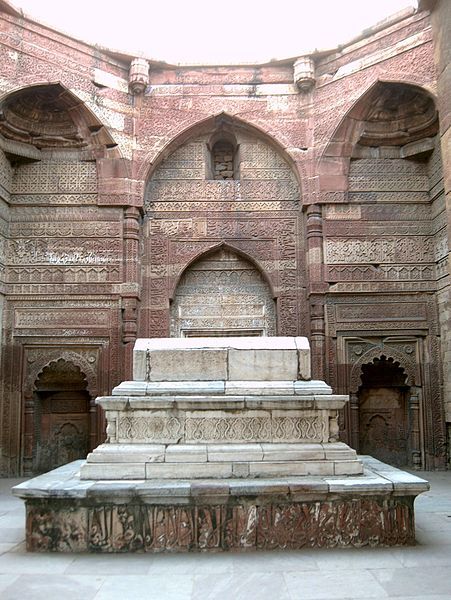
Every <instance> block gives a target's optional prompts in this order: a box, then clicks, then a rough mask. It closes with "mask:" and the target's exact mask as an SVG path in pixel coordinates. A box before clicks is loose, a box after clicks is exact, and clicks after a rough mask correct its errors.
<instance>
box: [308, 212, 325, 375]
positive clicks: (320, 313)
mask: <svg viewBox="0 0 451 600" xmlns="http://www.w3.org/2000/svg"><path fill="white" fill-rule="evenodd" d="M323 264H324V256H323V219H322V211H321V206H318V205H315V204H312V205H311V206H309V207H308V208H307V268H308V273H309V300H310V321H311V323H310V327H311V339H310V345H311V352H312V377H313V378H314V379H321V380H324V379H325V365H324V357H325V323H324V298H325V292H326V288H327V285H326V283H325V282H324V268H323Z"/></svg>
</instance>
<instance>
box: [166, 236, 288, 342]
mask: <svg viewBox="0 0 451 600" xmlns="http://www.w3.org/2000/svg"><path fill="white" fill-rule="evenodd" d="M275 333H276V311H275V303H274V299H273V297H272V294H271V290H270V288H269V285H268V283H267V282H266V281H265V279H264V277H263V276H262V273H261V272H260V271H259V270H258V269H257V268H256V267H255V266H254V265H253V264H252V263H251V262H250V261H248V260H247V259H246V258H244V257H243V256H241V255H239V254H238V253H237V252H235V251H233V250H231V249H230V248H227V247H224V246H223V247H221V248H219V249H217V250H216V251H213V252H210V253H208V254H206V255H204V256H203V257H201V258H199V259H198V260H197V261H195V262H194V263H193V264H192V265H191V266H190V267H189V268H188V269H187V270H186V271H185V272H184V273H183V275H182V277H181V279H180V281H179V284H178V286H177V289H176V293H175V296H174V300H173V302H172V305H171V336H172V337H194V336H196V337H203V336H237V335H238V336H239V335H246V336H249V335H251V336H252V335H253V336H267V335H275Z"/></svg>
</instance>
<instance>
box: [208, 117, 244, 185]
mask: <svg viewBox="0 0 451 600" xmlns="http://www.w3.org/2000/svg"><path fill="white" fill-rule="evenodd" d="M207 148H208V150H209V152H210V160H209V172H208V173H207V178H208V179H213V180H215V181H224V180H229V179H239V178H240V173H239V160H238V144H237V141H236V137H235V136H234V135H233V134H232V133H230V132H228V131H224V130H223V129H219V130H218V131H216V132H215V133H214V134H213V135H212V136H211V137H210V140H209V142H208V144H207Z"/></svg>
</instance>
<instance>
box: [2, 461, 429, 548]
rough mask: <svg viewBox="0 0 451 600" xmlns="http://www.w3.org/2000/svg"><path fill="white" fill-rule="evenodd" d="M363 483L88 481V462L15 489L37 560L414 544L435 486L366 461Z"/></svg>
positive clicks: (299, 479) (326, 480) (328, 479)
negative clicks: (56, 555)
mask: <svg viewBox="0 0 451 600" xmlns="http://www.w3.org/2000/svg"><path fill="white" fill-rule="evenodd" d="M363 462H364V466H365V475H363V476H362V475H360V476H357V477H349V476H348V477H344V478H343V477H289V478H283V477H278V478H277V479H261V480H258V479H253V480H242V479H241V480H238V479H235V480H233V479H231V480H220V481H212V480H199V481H188V480H184V481H161V480H160V481H142V480H140V481H134V482H117V481H110V482H99V481H81V480H80V478H79V476H78V470H79V468H80V461H77V462H75V463H71V464H69V465H66V466H64V467H60V468H59V469H56V470H55V471H52V472H50V473H47V474H46V475H42V476H40V477H37V478H35V479H33V480H30V481H27V482H24V483H22V484H20V485H19V486H16V487H15V488H14V490H13V492H14V494H16V495H18V496H20V497H22V498H24V499H25V500H26V507H27V549H28V550H29V551H34V552H96V553H98V552H105V553H112V552H164V551H167V552H188V551H221V550H222V551H228V550H235V551H246V550H284V549H290V550H292V549H299V548H311V547H320V548H330V547H362V546H397V545H406V544H413V543H414V541H415V524H414V510H413V502H414V498H415V496H416V495H417V494H419V493H421V492H423V491H425V490H427V489H428V484H427V482H426V481H424V480H422V479H420V478H418V477H415V476H413V475H410V474H408V473H404V472H402V471H399V470H398V469H395V468H393V467H389V466H388V465H384V464H383V463H380V462H379V461H376V460H374V459H371V458H369V457H364V458H363Z"/></svg>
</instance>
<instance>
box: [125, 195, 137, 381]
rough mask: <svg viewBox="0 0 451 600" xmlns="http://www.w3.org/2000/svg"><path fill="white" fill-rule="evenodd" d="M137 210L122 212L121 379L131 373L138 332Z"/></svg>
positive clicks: (128, 209) (129, 376)
mask: <svg viewBox="0 0 451 600" xmlns="http://www.w3.org/2000/svg"><path fill="white" fill-rule="evenodd" d="M139 216H140V214H139V209H138V208H136V207H134V206H130V207H128V208H126V209H125V211H124V281H125V285H124V286H123V289H122V342H123V344H124V349H125V352H124V355H125V361H124V363H125V364H124V371H123V379H130V378H131V376H132V372H133V345H134V343H135V340H136V336H137V331H138V323H137V317H138V314H137V313H138V301H139V281H138V263H139V256H138V252H139Z"/></svg>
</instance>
